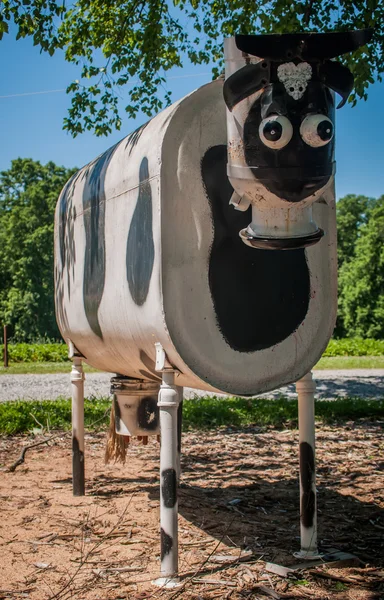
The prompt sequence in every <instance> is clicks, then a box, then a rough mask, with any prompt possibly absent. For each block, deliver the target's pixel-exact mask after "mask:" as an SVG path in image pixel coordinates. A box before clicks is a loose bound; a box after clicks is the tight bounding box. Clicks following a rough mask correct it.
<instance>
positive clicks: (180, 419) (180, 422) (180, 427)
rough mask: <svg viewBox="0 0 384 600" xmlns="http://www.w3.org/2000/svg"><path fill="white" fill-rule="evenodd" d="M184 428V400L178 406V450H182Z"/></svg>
mask: <svg viewBox="0 0 384 600" xmlns="http://www.w3.org/2000/svg"><path fill="white" fill-rule="evenodd" d="M182 430H183V401H181V402H180V404H179V406H178V408H177V451H178V453H179V454H180V452H181V433H182Z"/></svg>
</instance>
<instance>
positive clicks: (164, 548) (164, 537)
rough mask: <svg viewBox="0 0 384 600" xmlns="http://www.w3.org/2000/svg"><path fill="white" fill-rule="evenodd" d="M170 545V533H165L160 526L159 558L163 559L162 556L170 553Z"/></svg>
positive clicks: (171, 540) (171, 542)
mask: <svg viewBox="0 0 384 600" xmlns="http://www.w3.org/2000/svg"><path fill="white" fill-rule="evenodd" d="M172 546H173V539H172V538H171V536H170V535H168V533H165V531H164V529H163V528H161V530H160V557H161V560H164V558H165V557H166V556H167V555H168V554H169V553H170V551H171V550H172Z"/></svg>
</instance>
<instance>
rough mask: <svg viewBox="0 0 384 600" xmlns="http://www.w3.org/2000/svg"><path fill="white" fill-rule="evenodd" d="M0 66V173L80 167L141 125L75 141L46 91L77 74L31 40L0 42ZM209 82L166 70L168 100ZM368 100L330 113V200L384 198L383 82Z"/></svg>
mask: <svg viewBox="0 0 384 600" xmlns="http://www.w3.org/2000/svg"><path fill="white" fill-rule="evenodd" d="M0 65H1V77H0V139H1V143H0V170H6V169H8V168H10V166H11V161H12V160H13V159H15V158H18V157H21V158H32V159H34V160H39V161H40V162H42V163H46V162H48V161H50V160H52V161H53V162H55V163H56V164H58V165H64V166H66V167H74V166H77V167H81V166H83V165H84V164H86V163H88V162H89V161H90V160H92V159H93V158H95V157H96V156H97V155H98V154H100V153H101V152H103V151H104V150H106V149H107V148H109V147H110V146H112V145H113V144H114V143H115V142H117V141H118V140H120V139H122V138H123V137H125V136H126V135H128V134H129V133H130V132H131V131H133V130H134V129H136V127H138V126H139V125H141V124H142V123H144V122H145V121H146V120H147V117H146V116H145V115H139V116H138V117H137V118H136V119H129V118H128V117H127V116H126V115H125V114H123V124H122V128H121V130H120V131H119V132H114V133H112V134H111V135H109V136H108V137H102V138H97V137H96V136H94V135H93V134H92V133H89V132H88V133H85V134H81V135H79V136H78V137H76V138H75V139H74V138H72V137H71V136H70V134H68V133H67V132H65V131H63V129H62V124H63V118H64V117H65V116H66V113H67V110H68V108H69V106H70V97H69V96H68V95H67V94H66V93H65V91H57V92H55V91H50V90H65V88H66V87H67V85H68V84H69V83H70V82H71V81H73V80H74V79H78V78H80V72H79V70H80V67H76V66H74V65H70V64H68V63H66V62H65V60H64V57H63V55H62V54H57V55H54V56H53V57H50V56H48V55H47V54H41V53H40V51H39V49H38V48H36V47H34V46H33V45H32V42H31V40H29V39H24V40H18V41H16V40H15V36H14V35H12V34H11V35H5V36H4V38H3V40H2V41H1V42H0ZM210 79H211V76H210V68H209V67H208V66H207V65H202V66H192V65H190V64H186V65H185V66H184V68H183V69H180V68H179V69H174V70H172V71H169V79H168V86H169V89H170V90H171V91H172V99H173V101H176V100H178V99H179V98H182V97H183V96H184V95H186V94H188V93H189V92H191V91H192V90H194V89H196V88H197V87H199V86H201V85H203V84H204V83H207V82H209V81H210ZM47 91H48V92H49V93H40V92H47ZM32 92H33V94H31V93H32ZM37 92H38V93H37ZM368 95H369V97H368V100H367V101H366V102H364V101H363V100H361V101H359V103H358V105H357V106H356V107H354V108H352V107H351V106H350V105H349V106H348V105H347V106H345V107H344V108H342V109H340V110H338V111H337V113H336V117H337V118H336V162H337V173H336V195H337V198H340V197H343V196H345V195H346V194H348V193H350V194H364V195H366V196H369V197H374V198H377V197H378V196H381V195H382V194H384V160H383V159H384V114H383V113H384V111H383V106H384V83H382V84H380V83H375V84H374V85H372V86H371V87H370V88H369V91H368ZM126 98H127V99H128V94H127V93H126Z"/></svg>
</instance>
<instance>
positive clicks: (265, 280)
mask: <svg viewBox="0 0 384 600" xmlns="http://www.w3.org/2000/svg"><path fill="white" fill-rule="evenodd" d="M226 164H227V151H226V146H214V147H212V148H210V149H209V150H208V151H207V152H206V154H205V156H204V158H203V161H202V177H203V181H204V185H205V188H206V192H207V195H208V199H209V202H210V205H211V209H212V219H213V226H214V240H213V244H212V247H211V253H210V260H209V287H210V291H211V296H212V300H213V304H214V308H215V312H216V318H217V322H218V326H219V328H220V330H221V332H222V334H223V337H224V339H225V340H226V342H227V343H228V345H229V346H230V347H231V348H233V349H234V350H238V351H240V352H253V351H255V350H262V349H264V348H269V347H271V346H273V345H275V344H277V343H279V342H282V341H283V340H284V339H286V338H287V337H288V336H289V335H291V334H292V333H293V332H294V331H295V330H296V329H297V328H298V326H299V325H300V323H301V322H302V321H303V319H304V318H305V315H306V314H307V310H308V304H309V295H310V278H309V270H308V265H307V262H306V258H305V251H304V250H291V251H289V250H285V251H278V250H273V251H272V250H258V249H256V248H250V247H248V246H246V245H245V244H244V243H243V242H242V241H241V239H240V238H239V231H240V230H241V229H243V228H244V227H247V226H248V225H249V223H250V222H251V220H252V216H251V209H249V210H248V211H246V212H240V211H236V210H234V208H233V207H232V206H230V205H229V200H230V198H231V195H232V192H233V189H232V187H231V185H230V183H229V180H228V177H227V174H226Z"/></svg>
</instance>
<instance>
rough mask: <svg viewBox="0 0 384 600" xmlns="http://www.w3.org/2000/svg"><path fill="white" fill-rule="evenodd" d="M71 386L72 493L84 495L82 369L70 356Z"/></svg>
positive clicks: (77, 361) (76, 358)
mask: <svg viewBox="0 0 384 600" xmlns="http://www.w3.org/2000/svg"><path fill="white" fill-rule="evenodd" d="M71 388H72V484H73V495H74V496H84V494H85V479H84V371H83V366H82V360H81V358H78V357H73V358H72V371H71Z"/></svg>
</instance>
